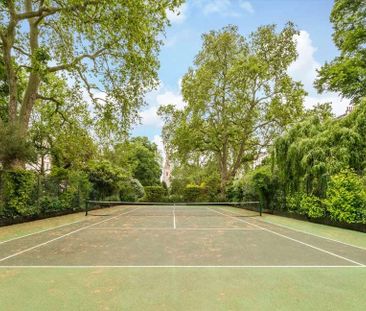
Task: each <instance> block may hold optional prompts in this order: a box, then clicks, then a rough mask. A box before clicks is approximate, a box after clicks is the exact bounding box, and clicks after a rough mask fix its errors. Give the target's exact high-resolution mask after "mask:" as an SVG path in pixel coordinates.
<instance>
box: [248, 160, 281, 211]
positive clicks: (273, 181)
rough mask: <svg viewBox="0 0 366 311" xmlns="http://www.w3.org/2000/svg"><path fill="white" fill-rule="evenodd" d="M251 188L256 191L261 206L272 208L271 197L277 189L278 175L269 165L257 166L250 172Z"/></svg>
mask: <svg viewBox="0 0 366 311" xmlns="http://www.w3.org/2000/svg"><path fill="white" fill-rule="evenodd" d="M252 174H253V175H252V184H253V188H254V189H255V190H256V191H257V193H258V196H259V199H260V201H261V204H262V206H263V208H273V198H274V196H275V193H276V191H277V189H278V177H277V176H276V175H274V174H273V172H272V171H271V168H270V167H269V166H260V167H257V168H256V169H255V170H254V171H253V173H252Z"/></svg>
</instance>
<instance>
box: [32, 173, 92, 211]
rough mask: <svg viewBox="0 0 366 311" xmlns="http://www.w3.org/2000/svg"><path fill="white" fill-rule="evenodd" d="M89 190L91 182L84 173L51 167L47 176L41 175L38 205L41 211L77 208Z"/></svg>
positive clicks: (86, 196)
mask: <svg viewBox="0 0 366 311" xmlns="http://www.w3.org/2000/svg"><path fill="white" fill-rule="evenodd" d="M90 191H91V183H90V182H89V180H88V175H87V174H86V173H84V172H81V171H75V170H67V169H64V168H58V167H53V168H52V172H51V174H50V175H49V176H44V177H42V188H41V197H40V200H39V205H40V207H41V210H42V212H52V211H63V210H69V209H75V208H79V207H80V206H81V205H82V204H83V202H84V201H85V200H86V199H88V197H89V193H90Z"/></svg>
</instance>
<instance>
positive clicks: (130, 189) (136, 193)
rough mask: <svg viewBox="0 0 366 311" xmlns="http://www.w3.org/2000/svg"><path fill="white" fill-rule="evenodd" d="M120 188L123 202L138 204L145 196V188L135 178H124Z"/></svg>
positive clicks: (120, 196)
mask: <svg viewBox="0 0 366 311" xmlns="http://www.w3.org/2000/svg"><path fill="white" fill-rule="evenodd" d="M118 187H119V198H120V200H121V201H126V202H136V201H137V200H139V199H140V198H142V197H143V196H144V195H145V191H144V187H143V186H142V185H141V183H140V182H139V181H138V180H137V179H134V178H124V179H123V180H122V181H121V182H120V183H119V185H118Z"/></svg>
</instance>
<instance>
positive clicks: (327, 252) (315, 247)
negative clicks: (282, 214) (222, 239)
mask: <svg viewBox="0 0 366 311" xmlns="http://www.w3.org/2000/svg"><path fill="white" fill-rule="evenodd" d="M213 211H214V212H216V213H219V214H221V215H224V216H226V217H230V218H234V219H237V217H234V216H230V215H227V214H224V213H220V212H218V211H215V210H213ZM237 220H238V221H242V222H245V223H247V224H250V223H249V222H247V221H245V220H243V219H237ZM252 225H253V226H255V227H258V228H261V229H262V230H264V231H267V232H270V233H273V234H275V235H278V236H280V237H283V238H285V239H288V240H291V241H294V242H297V243H300V244H302V245H305V246H308V247H311V248H313V249H316V250H318V251H320V252H323V253H326V254H329V255H332V256H334V257H337V258H340V259H343V260H346V261H348V262H352V263H354V264H356V265H359V266H363V267H364V266H365V265H364V264H362V263H360V262H358V261H355V260H352V259H349V258H346V257H343V256H340V255H337V254H335V253H332V252H330V251H327V250H325V249H322V248H320V247H317V246H314V245H311V244H308V243H305V242H302V241H300V240H297V239H294V238H291V237H289V236H287V235H284V234H281V233H278V232H276V231H272V230H270V229H267V228H264V227H261V226H259V225H256V224H252Z"/></svg>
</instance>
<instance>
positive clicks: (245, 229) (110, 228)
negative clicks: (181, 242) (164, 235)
mask: <svg viewBox="0 0 366 311" xmlns="http://www.w3.org/2000/svg"><path fill="white" fill-rule="evenodd" d="M89 230H120V231H140V230H141V231H149V230H152V231H154V230H157V231H160V230H161V231H169V230H180V231H261V230H262V229H259V228H222V227H211V228H192V227H186V228H184V227H181V228H171V227H166V228H165V227H162V228H159V227H155V228H154V227H147V228H146V227H132V228H120V227H97V228H89Z"/></svg>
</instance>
